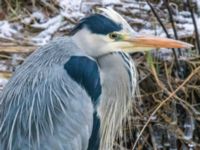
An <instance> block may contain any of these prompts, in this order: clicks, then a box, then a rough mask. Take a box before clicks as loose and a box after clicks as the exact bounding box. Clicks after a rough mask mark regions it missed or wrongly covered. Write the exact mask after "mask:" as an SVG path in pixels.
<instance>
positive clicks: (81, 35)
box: [72, 28, 112, 57]
mask: <svg viewBox="0 0 200 150" xmlns="http://www.w3.org/2000/svg"><path fill="white" fill-rule="evenodd" d="M72 39H73V40H74V42H75V43H76V44H77V45H78V46H79V48H80V49H82V50H83V51H84V52H85V53H87V54H88V55H90V56H93V57H97V56H99V55H103V54H104V53H108V51H109V49H108V48H109V43H111V42H112V39H111V38H109V36H108V35H101V34H95V33H91V32H90V31H89V30H88V29H87V28H83V29H81V30H80V31H78V32H77V33H76V34H75V35H73V37H72ZM106 47H107V48H106Z"/></svg>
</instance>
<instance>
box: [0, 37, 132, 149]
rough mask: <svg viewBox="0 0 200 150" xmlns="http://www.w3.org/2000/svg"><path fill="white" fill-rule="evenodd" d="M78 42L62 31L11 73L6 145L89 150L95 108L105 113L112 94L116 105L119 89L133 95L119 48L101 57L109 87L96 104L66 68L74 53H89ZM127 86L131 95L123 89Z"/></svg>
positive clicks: (5, 95)
mask: <svg viewBox="0 0 200 150" xmlns="http://www.w3.org/2000/svg"><path fill="white" fill-rule="evenodd" d="M73 43H74V42H73V40H72V39H71V38H69V37H63V38H58V39H56V40H55V41H53V42H51V43H50V44H48V45H46V46H44V47H42V48H40V49H38V50H36V51H35V52H34V53H33V54H32V55H30V56H29V57H28V58H27V60H26V61H25V62H24V63H23V64H22V65H21V66H20V67H19V68H18V70H17V71H16V72H15V74H14V76H13V77H12V78H11V79H10V81H9V82H8V84H7V85H6V87H5V88H4V91H3V92H2V95H1V101H0V104H1V105H0V109H1V113H0V115H1V116H0V121H1V122H0V124H1V126H0V149H1V150H5V149H8V150H18V149H20V150H26V149H31V150H49V149H56V150H86V149H87V146H88V140H89V138H90V135H91V132H92V123H93V121H92V120H93V111H94V109H99V111H98V112H99V115H100V116H101V117H102V118H103V119H106V118H105V116H104V115H106V111H107V109H108V108H109V105H107V102H108V100H107V98H109V99H110V100H112V101H113V103H110V104H111V105H112V104H114V101H116V99H115V98H118V95H121V96H124V97H120V98H125V99H126V100H127V96H128V97H129V98H130V96H131V91H130V88H129V81H130V80H129V74H128V71H127V70H126V69H124V60H123V58H122V57H121V55H120V54H118V53H113V54H109V55H105V56H102V57H99V58H98V59H97V62H98V64H99V68H100V70H101V79H102V86H103V87H104V89H103V91H102V96H101V97H100V99H104V100H102V101H101V102H100V103H102V105H101V104H99V105H98V107H97V108H95V107H94V105H93V104H92V102H91V99H90V97H89V96H88V94H87V93H86V91H85V90H84V89H83V88H82V87H81V86H80V85H79V84H78V83H76V82H75V81H73V80H72V79H71V78H70V77H69V76H68V74H67V73H66V71H65V70H64V67H63V66H64V64H65V63H66V62H67V61H68V60H69V58H70V57H71V56H87V55H86V54H85V53H83V52H82V50H80V49H79V48H78V46H77V45H76V44H73ZM87 57H89V56H87ZM91 59H93V58H91ZM111 60H112V62H111ZM111 68H112V69H111ZM129 69H131V68H129ZM113 76H115V78H113ZM122 77H123V78H122ZM132 78H134V76H133V77H132ZM122 79H124V80H122ZM134 82H136V81H134ZM110 86H115V87H116V86H117V87H116V88H114V89H112V88H110ZM120 87H121V88H120ZM117 88H120V89H119V90H116V89H117ZM125 90H126V91H127V90H128V91H129V92H128V93H129V95H124V94H123V92H124V91H125ZM119 92H121V93H119ZM124 93H125V92H124ZM113 94H114V95H116V97H112V95H113ZM123 102H124V101H122V102H121V104H122V103H123ZM121 104H120V105H121ZM103 105H106V108H103V107H102V106H103ZM117 107H119V105H118V106H117ZM117 107H116V108H117ZM102 109H104V110H102ZM113 111H114V110H113ZM109 119H111V118H109ZM109 121H110V123H112V121H111V120H109ZM114 122H115V123H116V120H115V121H114ZM102 127H103V126H102ZM105 128H108V127H105ZM101 130H103V131H104V130H105V129H103V128H102V129H101Z"/></svg>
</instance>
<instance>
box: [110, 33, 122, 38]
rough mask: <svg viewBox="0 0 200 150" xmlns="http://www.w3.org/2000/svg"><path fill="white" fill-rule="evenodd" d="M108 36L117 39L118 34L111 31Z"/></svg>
mask: <svg viewBox="0 0 200 150" xmlns="http://www.w3.org/2000/svg"><path fill="white" fill-rule="evenodd" d="M109 37H110V38H111V39H114V40H117V39H119V37H120V35H119V34H117V33H114V32H113V33H110V34H109Z"/></svg>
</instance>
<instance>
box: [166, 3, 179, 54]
mask: <svg viewBox="0 0 200 150" xmlns="http://www.w3.org/2000/svg"><path fill="white" fill-rule="evenodd" d="M165 3H166V6H167V10H168V13H169V20H170V22H171V25H172V29H173V32H174V37H175V39H176V40H178V34H177V32H176V26H175V23H174V18H173V15H172V11H171V8H170V6H169V0H165ZM178 53H179V55H181V49H180V48H178Z"/></svg>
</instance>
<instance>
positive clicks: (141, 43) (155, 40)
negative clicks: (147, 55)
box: [121, 35, 193, 52]
mask: <svg viewBox="0 0 200 150" xmlns="http://www.w3.org/2000/svg"><path fill="white" fill-rule="evenodd" d="M121 39H122V41H123V42H125V43H126V44H123V49H124V50H125V51H128V52H136V51H149V50H151V49H153V48H187V49H188V48H192V47H193V45H191V44H189V43H186V42H182V41H178V40H173V39H169V38H160V37H156V36H134V37H133V36H129V35H124V36H122V38H121Z"/></svg>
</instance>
